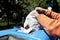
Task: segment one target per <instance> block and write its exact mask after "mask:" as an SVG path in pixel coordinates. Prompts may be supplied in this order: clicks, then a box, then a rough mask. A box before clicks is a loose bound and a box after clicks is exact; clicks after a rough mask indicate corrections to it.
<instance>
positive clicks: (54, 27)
mask: <svg viewBox="0 0 60 40" xmlns="http://www.w3.org/2000/svg"><path fill="white" fill-rule="evenodd" d="M36 17H37V20H38V22H39V23H40V24H41V25H42V26H43V28H44V29H45V30H46V32H47V33H48V34H49V35H53V36H57V37H60V22H59V21H58V20H56V19H51V18H49V17H47V16H46V15H44V14H39V15H38V16H36Z"/></svg>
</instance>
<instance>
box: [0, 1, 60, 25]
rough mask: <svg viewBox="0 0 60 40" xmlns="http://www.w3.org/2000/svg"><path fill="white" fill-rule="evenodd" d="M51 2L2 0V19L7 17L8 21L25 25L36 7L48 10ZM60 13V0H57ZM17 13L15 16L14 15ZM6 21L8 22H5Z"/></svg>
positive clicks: (0, 13)
mask: <svg viewBox="0 0 60 40" xmlns="http://www.w3.org/2000/svg"><path fill="white" fill-rule="evenodd" d="M49 1H50V0H0V10H1V11H2V12H0V17H2V16H3V15H4V14H6V15H7V18H6V19H7V20H8V21H14V22H16V23H18V22H19V23H22V24H23V23H24V20H25V17H26V16H27V14H28V13H29V12H30V11H32V10H34V9H35V8H36V7H43V8H47V7H48V6H49V5H50V2H49ZM57 2H58V6H59V12H60V0H57ZM14 13H15V14H14ZM5 21H6V20H5Z"/></svg>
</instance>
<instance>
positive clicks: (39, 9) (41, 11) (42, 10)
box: [35, 7, 47, 14]
mask: <svg viewBox="0 0 60 40" xmlns="http://www.w3.org/2000/svg"><path fill="white" fill-rule="evenodd" d="M35 10H36V11H37V12H38V13H40V14H41V13H43V14H45V11H47V9H43V8H41V7H36V8H35Z"/></svg>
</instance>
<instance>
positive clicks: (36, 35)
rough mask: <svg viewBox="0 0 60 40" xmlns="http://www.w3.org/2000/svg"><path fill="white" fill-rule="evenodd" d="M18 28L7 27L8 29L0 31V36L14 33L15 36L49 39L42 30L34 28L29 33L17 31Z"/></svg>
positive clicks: (33, 39)
mask: <svg viewBox="0 0 60 40" xmlns="http://www.w3.org/2000/svg"><path fill="white" fill-rule="evenodd" d="M17 30H18V28H15V27H14V28H13V29H8V30H2V31H0V36H4V35H9V34H10V35H14V36H17V37H22V38H25V39H28V40H50V39H49V37H48V35H47V34H46V33H45V32H44V30H35V31H34V32H32V33H30V34H26V33H22V32H17Z"/></svg>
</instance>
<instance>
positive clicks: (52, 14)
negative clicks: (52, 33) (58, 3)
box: [45, 10, 60, 21]
mask: <svg viewBox="0 0 60 40" xmlns="http://www.w3.org/2000/svg"><path fill="white" fill-rule="evenodd" d="M45 14H46V15H47V16H49V17H51V18H52V19H57V20H58V21H60V14H59V13H56V12H53V11H50V10H47V11H45Z"/></svg>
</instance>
